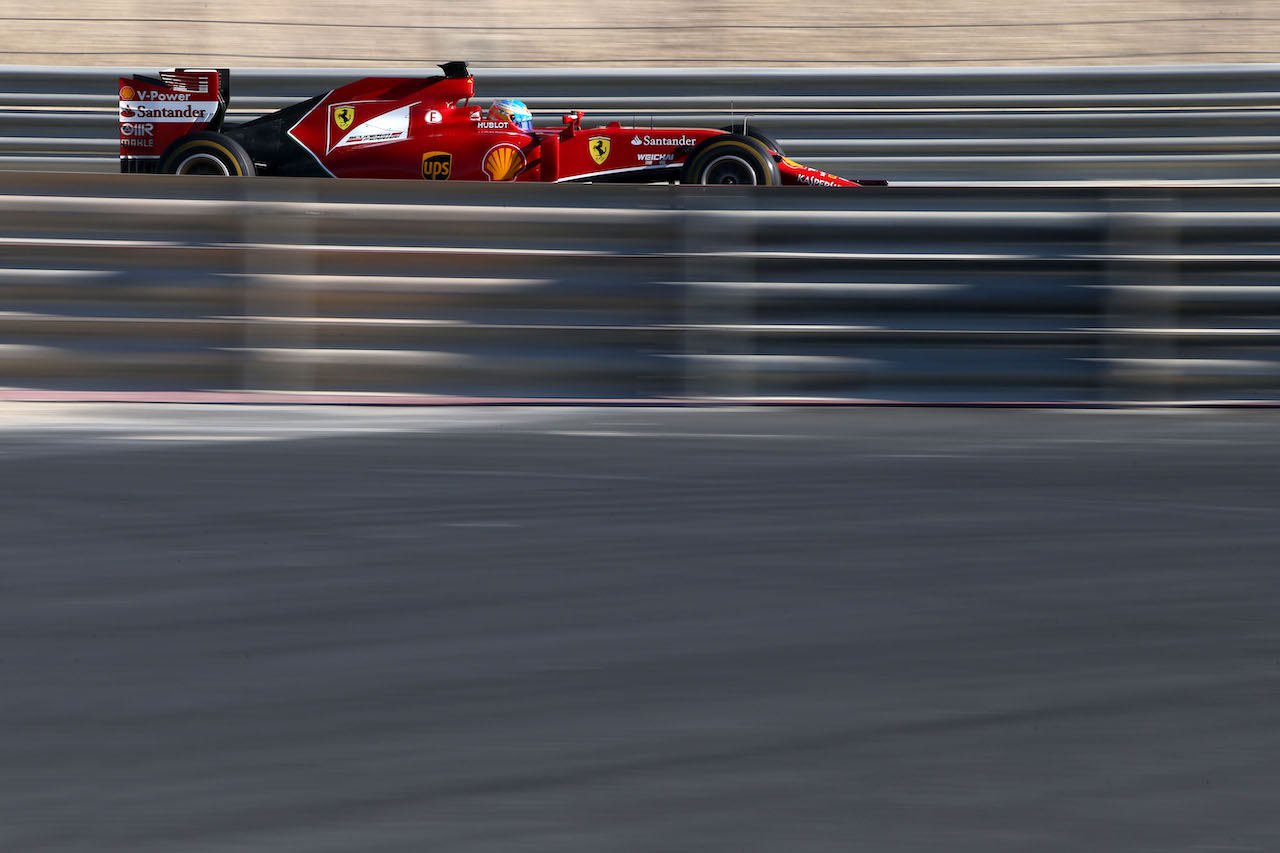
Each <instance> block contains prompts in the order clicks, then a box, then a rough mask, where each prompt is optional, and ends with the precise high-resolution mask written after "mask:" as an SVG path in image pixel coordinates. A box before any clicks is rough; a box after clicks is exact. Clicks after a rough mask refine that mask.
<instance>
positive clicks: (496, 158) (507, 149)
mask: <svg viewBox="0 0 1280 853" xmlns="http://www.w3.org/2000/svg"><path fill="white" fill-rule="evenodd" d="M524 164H525V159H524V154H523V153H521V151H520V149H519V148H517V147H515V146H514V145H506V144H504V145H495V146H494V147H493V148H491V149H489V153H488V154H486V155H484V173H485V174H486V175H488V176H489V180H491V181H510V180H512V179H513V178H515V176H516V175H518V174H520V172H521V171H523V170H524Z"/></svg>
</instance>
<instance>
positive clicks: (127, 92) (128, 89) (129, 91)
mask: <svg viewBox="0 0 1280 853" xmlns="http://www.w3.org/2000/svg"><path fill="white" fill-rule="evenodd" d="M136 97H138V93H137V92H135V91H133V87H132V86H121V87H120V100H122V101H132V100H133V99H134V98H136Z"/></svg>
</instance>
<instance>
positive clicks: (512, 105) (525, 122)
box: [489, 98, 533, 133]
mask: <svg viewBox="0 0 1280 853" xmlns="http://www.w3.org/2000/svg"><path fill="white" fill-rule="evenodd" d="M489 118H491V119H493V120H494V121H509V122H511V123H512V124H514V125H515V126H516V127H518V128H519V129H520V130H522V131H524V132H525V133H528V132H529V131H531V130H533V113H531V112H529V108H528V107H526V106H525V105H524V101H517V100H516V99H515V98H500V99H498V100H496V101H494V102H493V106H491V107H489Z"/></svg>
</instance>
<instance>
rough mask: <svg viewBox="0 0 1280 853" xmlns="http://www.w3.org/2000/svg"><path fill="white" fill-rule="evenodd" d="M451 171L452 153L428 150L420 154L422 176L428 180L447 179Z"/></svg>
mask: <svg viewBox="0 0 1280 853" xmlns="http://www.w3.org/2000/svg"><path fill="white" fill-rule="evenodd" d="M452 172H453V155H452V154H450V153H449V152H448V151H428V152H427V153H426V154H423V155H422V177H424V178H426V179H427V180H428V181H447V180H449V175H450V173H452Z"/></svg>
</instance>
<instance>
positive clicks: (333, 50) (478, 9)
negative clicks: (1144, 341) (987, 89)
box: [0, 0, 1280, 67]
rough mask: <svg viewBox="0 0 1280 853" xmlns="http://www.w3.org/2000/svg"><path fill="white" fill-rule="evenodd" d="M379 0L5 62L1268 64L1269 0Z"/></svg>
mask: <svg viewBox="0 0 1280 853" xmlns="http://www.w3.org/2000/svg"><path fill="white" fill-rule="evenodd" d="M689 6H690V4H687V3H683V2H676V0H640V2H631V3H618V2H612V3H609V2H588V0H521V1H520V2H518V3H517V2H515V0H472V2H469V3H465V4H443V3H419V2H409V0H381V2H375V3H353V2H347V0H316V1H315V2H306V3H303V2H297V0H284V2H281V3H277V4H272V5H270V6H265V5H263V4H260V3H255V2H251V1H250V0H225V2H222V3H218V4H209V3H203V2H201V3H197V2H192V0H179V2H172V3H166V4H156V3H152V2H143V0H100V2H94V3H89V2H86V0H53V2H50V3H48V4H45V5H43V6H40V7H29V8H19V7H17V6H13V5H12V4H10V5H9V7H8V9H7V10H6V14H3V15H0V20H3V21H4V26H5V29H6V34H7V38H6V40H5V44H4V50H3V51H0V57H2V58H0V64H36V65H72V66H75V65H157V66H164V65H169V64H175V63H199V64H205V63H208V64H213V63H225V64H231V65H239V66H242V67H245V66H295V65H298V66H309V65H343V66H358V65H401V64H410V63H412V64H417V63H435V62H438V61H442V60H443V59H453V58H456V59H466V60H468V61H470V62H471V63H472V64H473V65H477V66H494V65H533V66H538V65H544V64H545V65H553V66H566V65H588V64H599V65H658V64H662V63H674V64H680V65H698V66H701V65H737V66H740V65H753V64H764V65H810V64H819V63H833V64H853V65H863V64H870V65H895V64H908V65H1006V64H1029V65H1034V64H1049V65H1097V64H1104V65H1111V64H1184V63H1225V62H1270V61H1275V60H1276V58H1277V57H1280V49H1277V47H1276V44H1277V36H1280V9H1277V7H1276V5H1275V4H1274V3H1273V2H1267V0H1148V2H1144V0H1085V1H1084V2H1078V3H1073V4H1062V3H1056V2H1050V0H1028V2H1023V3H1010V2H992V0H900V1H899V2H896V3H892V4H890V3H879V4H870V3H857V2H841V0H815V2H810V3H806V4H800V5H798V6H793V7H789V8H788V7H786V6H784V5H781V4H778V3H775V2H772V0H738V2H734V3H728V2H707V3H703V4H700V5H698V6H697V8H694V9H690V8H689Z"/></svg>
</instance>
